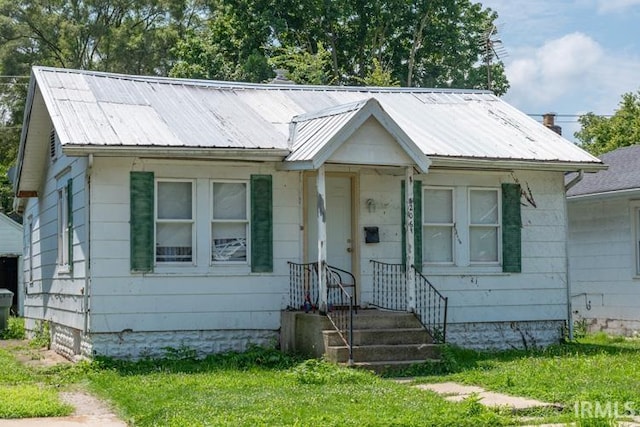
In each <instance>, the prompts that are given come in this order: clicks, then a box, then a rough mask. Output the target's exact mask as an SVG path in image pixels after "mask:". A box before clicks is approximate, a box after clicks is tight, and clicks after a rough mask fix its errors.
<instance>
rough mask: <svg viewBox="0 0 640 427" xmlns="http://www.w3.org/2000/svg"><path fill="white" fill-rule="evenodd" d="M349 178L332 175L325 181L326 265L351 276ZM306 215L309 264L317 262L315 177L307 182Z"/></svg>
mask: <svg viewBox="0 0 640 427" xmlns="http://www.w3.org/2000/svg"><path fill="white" fill-rule="evenodd" d="M351 183H352V179H351V177H350V176H344V175H329V174H327V176H326V179H325V192H326V197H327V216H326V218H327V263H328V264H329V265H330V266H332V267H337V268H340V269H342V270H346V271H349V272H352V267H353V257H352V254H353V249H354V243H353V241H352V239H353V236H352V230H351V224H352V217H351V211H352V202H351ZM305 187H306V194H307V197H306V200H307V209H306V210H307V214H306V230H307V261H308V262H314V261H317V260H318V218H317V212H318V211H317V199H318V192H317V188H316V176H307V177H306V180H305Z"/></svg>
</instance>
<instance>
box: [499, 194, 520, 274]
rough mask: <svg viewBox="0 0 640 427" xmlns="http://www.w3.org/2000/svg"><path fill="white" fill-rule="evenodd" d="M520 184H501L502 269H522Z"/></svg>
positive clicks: (509, 270) (514, 270)
mask: <svg viewBox="0 0 640 427" xmlns="http://www.w3.org/2000/svg"><path fill="white" fill-rule="evenodd" d="M521 232H522V218H521V216H520V185H519V184H502V271H504V272H507V273H520V272H521V271H522V262H521V258H522V245H521V241H522V237H521Z"/></svg>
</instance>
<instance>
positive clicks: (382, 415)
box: [0, 335, 640, 427]
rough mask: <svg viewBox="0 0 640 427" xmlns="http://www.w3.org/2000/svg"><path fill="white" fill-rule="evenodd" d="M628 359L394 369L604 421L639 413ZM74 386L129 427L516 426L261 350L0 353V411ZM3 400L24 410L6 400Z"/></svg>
mask: <svg viewBox="0 0 640 427" xmlns="http://www.w3.org/2000/svg"><path fill="white" fill-rule="evenodd" d="M639 364H640V340H631V339H623V338H609V337H606V336H604V335H595V336H588V337H586V338H583V339H580V340H578V341H576V342H572V343H566V344H559V345H556V346H552V347H549V348H547V349H543V350H530V351H505V352H476V351H469V350H462V349H459V348H455V347H446V349H445V351H444V354H443V363H441V364H439V365H434V364H428V365H427V364H425V365H424V366H418V367H415V368H413V369H411V370H408V371H406V372H404V375H406V376H412V380H413V382H414V383H427V382H440V381H456V382H460V383H465V384H473V385H480V386H482V387H484V388H486V389H489V390H494V391H499V392H504V393H507V394H513V395H518V396H525V397H531V398H536V399H540V400H544V401H547V402H552V403H558V404H560V405H562V406H564V410H562V411H557V410H555V409H547V410H542V411H532V412H529V413H527V414H525V415H532V416H537V417H539V418H538V420H539V421H545V422H549V421H554V422H558V421H560V422H575V423H576V425H578V426H582V427H586V426H610V425H615V424H614V420H613V418H614V416H615V415H630V414H631V413H636V414H640V394H638V392H637V391H638V390H640V371H639V370H637V366H638V365H639ZM78 384H79V385H82V386H86V387H88V388H90V389H91V390H92V391H94V392H95V393H97V394H98V395H100V396H102V397H104V398H105V399H107V400H109V401H111V402H112V403H113V404H114V405H115V407H116V408H118V411H119V413H120V415H121V416H122V418H123V419H125V420H126V421H128V422H129V423H130V424H131V425H136V426H156V425H163V426H165V425H166V426H182V425H190V426H204V425H221V426H224V425H233V426H236V425H238V426H243V425H245V426H249V425H251V426H254V425H258V426H260V425H262V426H270V425H289V426H307V425H324V426H338V425H340V426H352V425H353V426H355V425H357V426H395V425H397V426H400V425H402V426H414V425H415V426H423V425H426V426H428V425H434V426H500V425H517V424H518V423H519V419H518V418H516V416H515V415H514V414H511V413H510V412H509V411H505V410H492V409H488V408H485V407H484V406H482V405H481V404H480V403H479V402H478V401H477V399H476V398H473V397H472V398H469V399H467V400H465V401H463V402H459V403H453V402H448V401H446V400H444V399H442V398H441V397H439V396H437V395H435V394H434V393H431V392H428V391H422V390H418V389H417V388H415V387H409V386H407V385H406V384H398V383H397V382H394V381H390V380H388V379H384V378H380V377H378V376H375V375H373V374H371V373H369V372H363V371H357V370H351V369H345V368H340V367H338V366H335V365H331V364H328V363H325V362H323V361H318V360H303V359H300V358H296V357H292V356H287V355H283V354H281V353H280V352H278V351H276V350H269V349H261V348H252V349H250V350H249V351H247V352H245V353H228V354H220V355H212V356H209V357H207V358H206V359H204V360H196V359H195V357H194V353H193V352H192V351H190V350H189V349H173V350H171V349H168V350H167V355H166V357H165V358H164V359H162V360H142V361H139V362H123V361H115V360H111V359H98V360H96V361H94V362H93V363H91V364H79V365H72V366H60V367H57V368H47V369H44V368H40V369H35V368H27V367H25V366H23V365H21V364H19V363H18V362H17V361H16V360H15V358H14V357H13V356H12V355H11V354H10V353H9V352H8V351H5V350H2V349H0V389H2V391H3V394H2V397H1V398H0V418H6V417H25V416H42V415H47V416H52V415H60V414H65V413H68V412H69V410H70V409H69V408H68V407H65V406H64V405H61V404H60V403H59V402H58V401H57V397H56V391H57V390H61V389H65V388H66V387H69V386H72V385H76V386H77V385H78ZM5 390H7V391H8V394H7V395H8V396H10V397H9V398H8V399H4V396H5V394H4V392H5ZM7 401H11V402H17V403H20V404H22V405H23V406H25V407H19V408H18V407H11V406H10V405H8V404H7ZM17 403H16V404H17ZM576 405H577V406H576ZM595 405H600V412H595V411H594V408H595ZM607 405H609V406H607ZM576 408H582V413H579V412H578V411H576ZM585 409H586V412H585V411H584V410H585Z"/></svg>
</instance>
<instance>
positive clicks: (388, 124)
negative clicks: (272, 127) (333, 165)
mask: <svg viewBox="0 0 640 427" xmlns="http://www.w3.org/2000/svg"><path fill="white" fill-rule="evenodd" d="M371 118H373V119H375V120H376V122H377V123H378V124H379V125H380V126H382V128H383V129H384V130H385V131H386V132H387V133H388V134H389V136H390V137H391V138H392V139H393V140H394V141H395V142H396V144H397V146H399V148H400V149H401V151H402V154H404V155H406V158H407V159H408V160H410V163H413V164H414V165H415V166H417V167H418V168H419V169H420V171H421V172H423V173H426V172H427V170H428V169H429V165H430V164H431V161H430V160H429V159H428V158H427V156H425V155H424V153H423V152H422V150H421V149H420V148H419V147H418V146H417V145H416V143H415V142H414V141H413V140H412V139H411V138H410V137H409V136H408V135H407V134H406V133H405V132H404V130H402V128H401V127H400V126H398V124H397V123H396V121H395V120H393V118H392V117H391V116H390V115H389V114H388V113H387V112H386V111H385V110H384V108H382V106H381V105H380V103H379V102H378V101H377V100H376V99H375V98H368V99H364V100H361V101H357V102H352V103H348V104H343V105H338V106H335V107H329V108H325V109H323V110H320V111H318V112H315V113H310V114H301V115H298V116H295V117H294V118H293V119H292V121H291V125H290V133H289V149H290V150H291V154H290V155H289V156H287V158H285V160H284V161H285V166H284V167H285V169H296V170H303V169H317V168H318V167H320V166H321V165H322V164H323V163H325V162H326V161H328V160H330V159H331V157H332V155H333V154H335V153H336V151H337V150H338V149H339V148H340V147H342V146H343V145H344V144H345V143H346V142H347V141H348V140H349V138H350V137H352V136H353V135H354V134H355V133H356V132H357V131H358V130H359V129H360V128H361V126H363V125H364V124H365V123H366V122H367V120H369V119H371ZM386 148H391V147H386ZM363 157H365V156H363V154H362V152H360V153H359V154H358V155H355V156H354V155H353V154H351V155H349V154H347V159H346V162H348V163H358V164H367V163H368V162H367V161H366V160H364V161H363V160H362V158H363ZM390 157H396V158H395V159H394V158H390ZM402 157H404V156H402ZM343 162H345V159H343ZM385 162H387V164H390V165H397V164H398V163H400V164H402V163H404V164H406V165H408V164H407V162H406V161H403V160H398V159H397V156H387V158H386V159H385V158H384V157H383V156H376V159H375V162H374V161H372V162H371V163H370V164H372V165H384V164H385Z"/></svg>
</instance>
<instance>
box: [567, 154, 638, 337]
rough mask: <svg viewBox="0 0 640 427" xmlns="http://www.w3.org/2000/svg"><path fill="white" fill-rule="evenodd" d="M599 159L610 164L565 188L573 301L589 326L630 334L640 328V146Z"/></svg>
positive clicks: (578, 314)
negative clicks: (604, 169) (569, 187)
mask: <svg viewBox="0 0 640 427" xmlns="http://www.w3.org/2000/svg"><path fill="white" fill-rule="evenodd" d="M601 159H602V161H603V162H604V163H605V164H607V165H608V166H609V168H608V169H607V170H606V171H602V172H598V173H596V174H588V175H585V176H584V179H582V180H581V181H580V182H578V183H577V184H576V185H575V186H574V187H572V188H571V189H570V190H569V191H568V193H567V199H568V213H569V249H570V251H569V254H570V279H571V280H570V286H571V294H572V306H573V311H574V313H575V315H576V316H575V318H576V320H582V321H584V322H585V326H587V327H588V329H589V330H591V331H605V332H607V333H613V334H622V335H632V334H634V332H636V331H638V330H640V289H639V285H640V146H637V145H634V146H630V147H624V148H619V149H617V150H615V151H612V152H609V153H605V154H603V155H602V156H601Z"/></svg>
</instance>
